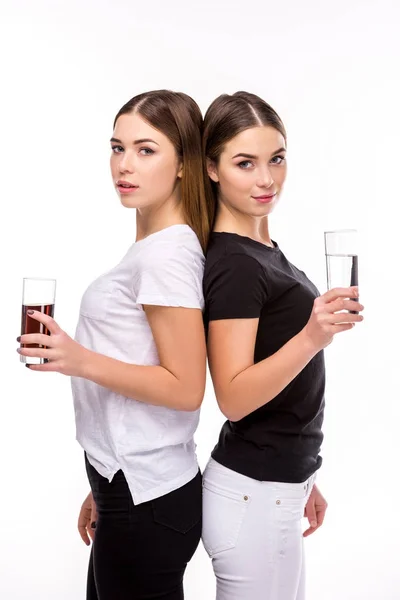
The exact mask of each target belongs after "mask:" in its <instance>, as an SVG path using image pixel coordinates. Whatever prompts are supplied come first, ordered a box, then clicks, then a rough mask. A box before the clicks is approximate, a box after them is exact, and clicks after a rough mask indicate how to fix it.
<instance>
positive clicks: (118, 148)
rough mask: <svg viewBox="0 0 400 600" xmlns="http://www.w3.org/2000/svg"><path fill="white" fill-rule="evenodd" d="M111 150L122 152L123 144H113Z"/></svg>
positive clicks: (115, 152) (117, 152)
mask: <svg viewBox="0 0 400 600" xmlns="http://www.w3.org/2000/svg"><path fill="white" fill-rule="evenodd" d="M111 150H112V152H114V154H120V153H121V152H123V151H124V149H123V147H122V146H111Z"/></svg>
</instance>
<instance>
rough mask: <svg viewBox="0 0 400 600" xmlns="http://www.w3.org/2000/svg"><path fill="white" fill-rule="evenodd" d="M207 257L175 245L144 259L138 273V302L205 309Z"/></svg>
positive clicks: (138, 303) (161, 249)
mask: <svg viewBox="0 0 400 600" xmlns="http://www.w3.org/2000/svg"><path fill="white" fill-rule="evenodd" d="M203 272H204V256H203V254H202V253H201V252H199V251H196V250H191V249H190V250H189V249H188V248H186V247H185V246H181V245H176V246H174V247H173V248H171V247H167V248H160V252H158V253H157V254H153V255H152V256H151V257H148V259H147V260H144V261H143V263H142V267H141V268H140V270H139V273H138V274H137V278H136V282H135V288H136V304H137V305H138V307H139V308H143V305H145V304H151V305H156V306H171V307H183V308H199V309H201V310H203V308H204V298H203V290H202V280H203Z"/></svg>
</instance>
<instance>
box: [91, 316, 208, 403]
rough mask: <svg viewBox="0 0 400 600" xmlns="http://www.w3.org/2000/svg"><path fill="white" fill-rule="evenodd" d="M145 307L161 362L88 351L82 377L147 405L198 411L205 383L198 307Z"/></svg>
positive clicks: (201, 321)
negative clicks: (145, 362)
mask: <svg viewBox="0 0 400 600" xmlns="http://www.w3.org/2000/svg"><path fill="white" fill-rule="evenodd" d="M144 309H145V312H146V316H147V318H148V321H149V324H150V327H151V330H152V333H153V336H154V340H155V343H156V346H157V351H158V355H159V359H160V365H157V366H139V365H132V364H128V363H124V362H122V361H119V360H115V359H113V358H108V357H107V356H103V355H101V354H96V353H94V352H90V354H89V355H88V357H87V360H86V361H85V365H84V371H83V377H85V378H86V379H89V380H91V381H94V382H95V383H97V384H98V385H101V386H103V387H106V388H108V389H110V390H112V391H114V392H116V393H118V394H122V395H123V396H126V397H128V398H135V400H139V401H141V402H146V403H148V404H154V405H157V406H168V407H169V408H174V409H177V410H187V411H193V410H196V409H198V408H199V406H200V405H201V402H202V400H203V396H204V389H205V381H206V345H205V336H204V326H203V320H202V313H201V310H200V309H190V308H172V307H163V306H145V307H144ZM133 343H134V341H133Z"/></svg>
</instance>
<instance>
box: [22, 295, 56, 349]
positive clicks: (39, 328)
mask: <svg viewBox="0 0 400 600" xmlns="http://www.w3.org/2000/svg"><path fill="white" fill-rule="evenodd" d="M28 310H37V311H38V312H41V313H43V314H44V315H48V316H49V317H54V304H42V305H40V304H35V305H31V306H28V305H24V304H23V305H22V317H21V335H24V334H26V333H43V334H44V335H50V331H49V330H48V329H47V327H45V326H44V325H43V323H39V321H36V319H32V318H31V317H30V316H29V315H28V314H27V312H28ZM21 348H47V346H42V345H40V344H21Z"/></svg>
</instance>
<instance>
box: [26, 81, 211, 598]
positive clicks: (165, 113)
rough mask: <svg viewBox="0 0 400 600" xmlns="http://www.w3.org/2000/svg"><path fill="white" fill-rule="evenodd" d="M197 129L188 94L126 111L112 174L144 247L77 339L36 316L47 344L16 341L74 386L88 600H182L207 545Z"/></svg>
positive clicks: (93, 305) (117, 125)
mask: <svg viewBox="0 0 400 600" xmlns="http://www.w3.org/2000/svg"><path fill="white" fill-rule="evenodd" d="M201 126H202V117H201V113H200V110H199V108H198V106H197V104H196V103H195V102H194V100H192V99H191V98H190V97H189V96H186V95H185V94H181V93H175V92H170V91H165V90H162V91H153V92H149V93H145V94H141V95H139V96H136V97H134V98H133V99H132V100H130V101H129V102H128V103H127V104H125V105H124V106H123V107H122V108H121V110H120V111H119V113H118V114H117V117H116V119H115V122H114V131H113V135H112V138H111V147H112V155H111V172H112V177H113V182H114V185H115V188H116V190H117V193H118V194H119V197H120V200H121V202H122V204H123V205H124V206H125V207H127V208H135V209H136V226H137V232H136V242H135V243H134V244H132V245H131V247H130V248H129V250H128V251H127V253H126V255H125V256H124V257H123V258H122V260H121V262H120V263H119V264H118V265H117V266H116V267H114V268H113V269H111V271H109V272H107V273H105V274H104V275H102V276H101V277H99V278H98V279H97V280H96V281H94V282H93V283H92V284H91V285H90V286H89V288H88V289H87V290H86V292H85V294H84V296H83V299H82V303H81V309H80V317H79V322H78V326H77V331H76V336H75V340H73V339H72V338H70V337H69V336H68V335H67V334H66V333H65V332H64V331H63V330H62V329H61V328H60V327H59V325H58V324H57V323H56V322H55V321H54V320H53V319H51V318H50V317H48V316H45V315H43V314H41V313H38V312H36V311H34V312H33V313H32V314H31V316H32V318H34V319H37V320H38V321H40V322H41V323H43V324H44V325H46V326H47V327H48V329H49V330H50V332H51V337H50V339H49V338H48V337H47V336H44V335H34V334H32V335H25V336H22V337H21V338H20V340H19V341H21V342H22V343H24V344H29V343H37V344H42V345H45V346H47V349H28V348H21V349H20V350H19V351H20V353H21V354H23V355H25V356H36V357H41V358H46V359H48V362H47V363H45V364H44V365H29V368H30V369H31V370H32V371H33V370H35V371H56V372H59V373H62V374H64V375H70V376H71V377H72V388H73V396H74V405H75V414H76V428H77V439H78V441H79V443H80V444H81V446H82V447H83V449H84V450H85V461H86V469H87V473H88V477H89V481H90V485H91V490H92V492H91V494H90V495H89V496H88V498H87V500H86V502H85V503H84V510H83V512H82V514H81V523H80V527H81V534H82V537H83V538H84V539H85V540H86V542H87V543H89V539H88V537H87V533H86V531H85V529H86V525H88V524H86V523H85V524H84V525H83V526H82V518H83V519H84V518H85V514H89V515H90V513H91V512H93V511H94V510H95V507H96V508H97V516H96V529H95V536H94V544H93V547H92V554H91V560H90V566H89V577H88V587H87V599H88V600H128V599H129V600H133V599H135V600H140V599H144V598H146V600H150V599H151V598H158V599H160V600H162V599H163V600H181V599H182V598H183V587H182V579H183V575H184V571H185V568H186V565H187V563H188V561H189V560H190V558H191V557H192V555H193V553H194V552H195V550H196V548H197V545H198V543H199V540H200V534H201V476H200V474H199V468H198V464H197V459H196V453H195V444H194V441H193V434H194V432H195V430H196V427H197V424H198V418H199V408H200V404H201V402H202V399H203V394H204V387H205V378H206V346H205V339H204V327H203V320H202V310H203V305H204V302H203V294H202V276H203V269H204V250H205V248H206V245H207V240H208V235H209V230H210V225H211V223H212V219H213V214H212V211H213V201H212V199H211V198H208V197H207V196H206V192H205V188H204V168H203V163H202V158H201V156H202V152H201ZM92 494H93V499H94V503H93V499H92ZM92 509H93V510H92ZM85 511H86V512H85ZM88 530H89V531H90V525H89V526H88Z"/></svg>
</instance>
